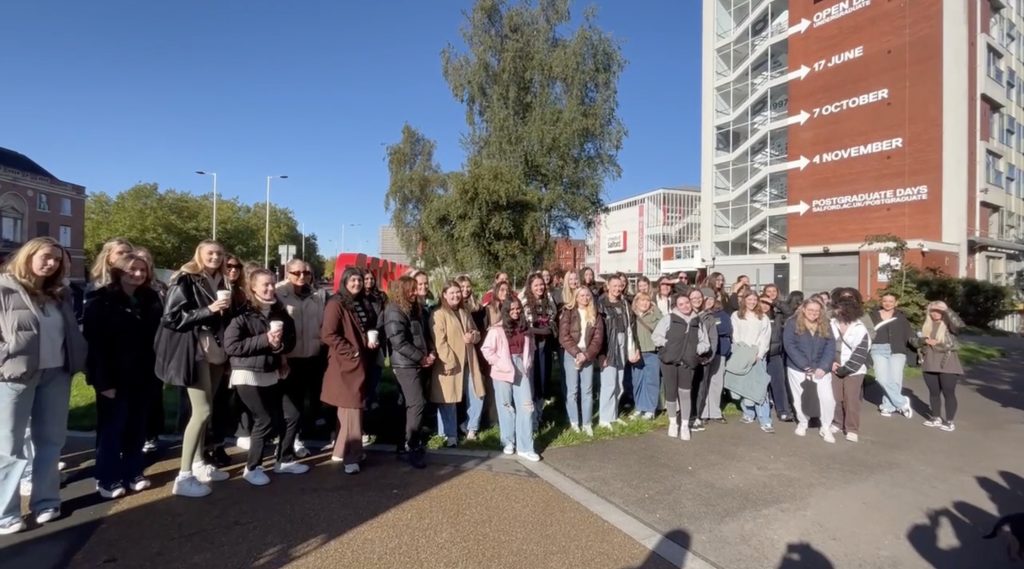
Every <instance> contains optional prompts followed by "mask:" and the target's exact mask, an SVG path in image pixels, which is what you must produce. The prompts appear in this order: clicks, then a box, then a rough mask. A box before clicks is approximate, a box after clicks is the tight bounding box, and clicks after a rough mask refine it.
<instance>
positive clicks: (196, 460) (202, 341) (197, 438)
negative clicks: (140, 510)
mask: <svg viewBox="0 0 1024 569" xmlns="http://www.w3.org/2000/svg"><path fill="white" fill-rule="evenodd" d="M224 257H225V254H224V248H223V247H222V246H221V244H220V243H218V242H216V241H212V240H204V241H201V242H200V243H199V245H198V246H197V247H196V251H195V254H194V255H193V257H192V259H191V260H190V261H188V262H187V263H185V264H184V265H182V267H181V269H180V270H179V271H178V273H177V274H176V275H175V276H174V278H173V279H172V280H173V282H172V283H171V287H170V289H169V290H168V291H167V302H166V305H165V307H164V315H163V319H162V322H161V329H160V330H159V331H158V333H157V338H156V352H157V353H156V356H157V357H156V361H157V363H156V373H157V377H159V378H160V379H162V380H163V381H164V383H167V384H169V385H176V386H180V387H185V388H186V391H187V393H188V398H189V402H190V403H191V404H192V415H191V417H190V418H189V421H188V425H187V426H186V427H185V434H184V437H183V438H182V445H181V450H182V452H181V470H180V472H179V473H178V477H177V478H176V479H175V481H174V489H173V490H172V493H173V494H174V495H176V496H187V497H190V498H200V497H203V496H206V495H208V494H209V493H210V492H211V489H210V487H209V486H208V485H207V484H208V483H209V482H212V481H221V480H227V478H228V474H227V473H226V472H222V471H220V470H217V469H216V468H215V467H214V466H213V465H212V464H209V463H207V462H205V461H204V458H203V445H204V442H205V439H206V426H207V424H208V423H209V421H210V415H211V407H212V405H213V396H214V393H216V391H217V387H218V386H219V385H220V382H221V381H222V380H223V377H224V366H225V364H226V363H227V354H226V353H225V352H224V348H223V345H224V328H225V326H227V323H228V322H230V321H231V318H232V317H233V316H234V309H233V307H232V303H231V290H230V288H229V285H228V282H227V279H226V278H225V275H224Z"/></svg>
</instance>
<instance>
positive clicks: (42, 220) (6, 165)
mask: <svg viewBox="0 0 1024 569" xmlns="http://www.w3.org/2000/svg"><path fill="white" fill-rule="evenodd" d="M35 237H53V238H54V239H56V240H57V241H58V242H59V243H60V244H61V245H62V246H63V247H65V248H66V249H67V251H68V253H69V254H70V255H71V271H70V272H69V273H68V276H69V277H70V278H71V279H72V280H77V281H81V280H85V279H86V274H85V251H84V250H83V248H84V246H85V188H84V187H83V186H79V185H78V184H72V183H69V182H64V181H61V180H60V179H58V178H57V177H56V176H54V175H53V174H51V173H50V172H48V171H47V170H46V169H44V168H43V167H42V166H40V165H39V164H36V163H35V161H33V160H32V159H31V158H29V157H28V156H25V155H24V154H19V153H18V152H15V151H13V150H9V149H7V148H0V258H6V257H7V255H9V254H10V253H11V252H13V251H14V250H16V249H17V248H18V247H20V246H21V245H22V243H24V242H26V241H28V240H29V239H32V238H35Z"/></svg>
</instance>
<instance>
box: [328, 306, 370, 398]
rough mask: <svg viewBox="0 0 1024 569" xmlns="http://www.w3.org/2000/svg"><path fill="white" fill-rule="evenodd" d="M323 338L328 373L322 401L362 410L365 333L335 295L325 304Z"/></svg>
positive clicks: (366, 351)
mask: <svg viewBox="0 0 1024 569" xmlns="http://www.w3.org/2000/svg"><path fill="white" fill-rule="evenodd" d="M320 338H321V340H323V343H324V344H327V372H326V373H324V386H323V389H322V391H321V392H320V400H321V401H323V402H324V403H326V404H328V405H333V406H334V407H341V408H344V409H360V408H362V406H363V388H364V386H365V384H366V362H365V358H366V357H367V354H368V353H369V350H367V349H366V335H365V334H364V333H363V329H362V327H361V326H360V325H359V319H358V318H357V317H356V315H355V314H353V313H352V312H351V311H350V310H348V309H346V308H345V307H344V305H342V303H341V301H340V300H339V299H337V298H332V299H331V300H329V301H328V302H327V306H325V307H324V323H323V326H321V327H320Z"/></svg>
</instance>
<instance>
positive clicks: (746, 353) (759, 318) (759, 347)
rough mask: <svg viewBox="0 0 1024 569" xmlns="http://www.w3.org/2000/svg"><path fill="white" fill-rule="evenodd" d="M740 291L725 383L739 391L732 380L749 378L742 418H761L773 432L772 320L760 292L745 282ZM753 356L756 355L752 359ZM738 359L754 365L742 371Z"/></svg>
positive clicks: (767, 430)
mask: <svg viewBox="0 0 1024 569" xmlns="http://www.w3.org/2000/svg"><path fill="white" fill-rule="evenodd" d="M739 291H740V292H738V293H737V294H736V299H737V302H738V308H737V310H736V312H733V313H732V317H731V318H732V343H733V350H732V354H733V355H732V358H730V361H729V362H727V363H726V370H725V373H726V375H725V383H726V385H725V387H726V388H727V389H729V390H730V391H733V392H734V393H735V392H736V389H734V388H732V387H730V384H735V382H736V381H737V380H740V379H741V378H746V379H745V380H742V381H743V383H744V384H746V385H748V386H750V389H751V390H750V392H748V393H743V394H741V395H742V400H741V401H740V406H741V407H742V408H743V417H742V418H741V419H740V422H741V423H753V422H754V421H755V420H757V422H758V423H760V424H761V430H762V431H764V432H765V433H768V434H772V433H774V432H775V428H774V427H772V417H771V407H770V406H769V404H768V383H769V381H771V377H770V376H769V375H768V371H767V368H766V357H767V355H768V348H769V347H770V344H771V332H772V324H771V321H769V320H768V316H766V315H765V313H764V310H763V309H762V308H761V299H760V298H759V297H758V296H757V293H755V292H753V291H751V290H750V287H748V286H747V285H745V284H741V285H739ZM737 355H739V356H740V357H739V358H738V357H737ZM749 357H752V359H750V360H748V358H749ZM738 361H749V362H750V363H751V366H750V367H749V368H746V370H745V371H746V373H740V371H741V367H742V366H740V365H737V364H736V362H738ZM762 383H763V386H762V385H761V384H762Z"/></svg>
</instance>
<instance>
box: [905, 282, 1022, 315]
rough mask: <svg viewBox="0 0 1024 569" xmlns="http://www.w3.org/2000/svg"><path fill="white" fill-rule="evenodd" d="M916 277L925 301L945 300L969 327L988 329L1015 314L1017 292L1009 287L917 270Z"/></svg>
mask: <svg viewBox="0 0 1024 569" xmlns="http://www.w3.org/2000/svg"><path fill="white" fill-rule="evenodd" d="M908 276H909V272H908ZM913 278H914V280H915V281H916V283H915V284H916V286H917V288H918V289H919V290H921V292H922V293H923V294H924V297H925V298H927V299H928V300H929V301H932V300H942V301H944V302H945V303H946V304H948V305H949V307H950V308H952V309H953V310H955V311H956V312H957V314H959V315H960V317H961V318H963V320H964V323H966V324H967V325H968V326H976V327H978V328H988V327H989V325H990V324H991V323H992V322H993V321H995V320H998V319H1000V318H1003V317H1004V316H1006V315H1008V314H1011V313H1013V311H1014V305H1013V291H1012V290H1011V289H1010V288H1009V287H1006V286H1002V285H997V284H995V283H991V282H988V281H979V280H977V279H957V278H953V277H948V276H945V275H942V274H923V273H920V272H917V271H914V275H913Z"/></svg>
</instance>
